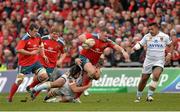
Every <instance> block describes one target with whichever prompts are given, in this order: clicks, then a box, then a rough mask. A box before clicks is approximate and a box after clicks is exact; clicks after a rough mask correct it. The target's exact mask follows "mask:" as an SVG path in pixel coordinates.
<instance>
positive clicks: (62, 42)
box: [57, 37, 66, 46]
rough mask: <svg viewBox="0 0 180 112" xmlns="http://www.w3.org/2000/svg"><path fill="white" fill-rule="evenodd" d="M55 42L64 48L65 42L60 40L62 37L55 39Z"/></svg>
mask: <svg viewBox="0 0 180 112" xmlns="http://www.w3.org/2000/svg"><path fill="white" fill-rule="evenodd" d="M57 42H58V43H59V44H61V45H63V46H65V44H66V43H65V41H64V39H63V38H62V37H59V38H58V39H57Z"/></svg>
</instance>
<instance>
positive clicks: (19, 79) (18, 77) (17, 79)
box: [15, 73, 25, 85]
mask: <svg viewBox="0 0 180 112" xmlns="http://www.w3.org/2000/svg"><path fill="white" fill-rule="evenodd" d="M24 77H25V75H24V74H22V73H20V74H18V75H17V77H16V80H15V83H16V84H17V85H20V84H21V83H22V82H23V80H24Z"/></svg>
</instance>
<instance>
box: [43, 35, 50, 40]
mask: <svg viewBox="0 0 180 112" xmlns="http://www.w3.org/2000/svg"><path fill="white" fill-rule="evenodd" d="M41 38H42V39H43V40H48V39H50V35H44V36H42V37H41Z"/></svg>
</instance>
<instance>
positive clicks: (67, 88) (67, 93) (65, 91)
mask: <svg viewBox="0 0 180 112" xmlns="http://www.w3.org/2000/svg"><path fill="white" fill-rule="evenodd" d="M61 78H64V79H65V81H66V82H65V84H64V85H63V86H62V87H61V88H59V91H61V93H62V94H63V95H65V96H71V97H75V94H74V92H73V91H72V90H71V88H70V86H69V83H70V82H71V81H75V82H76V84H77V86H79V85H81V84H80V83H81V82H79V78H82V77H79V78H78V79H74V78H70V77H69V76H68V74H67V73H65V74H63V75H62V76H61Z"/></svg>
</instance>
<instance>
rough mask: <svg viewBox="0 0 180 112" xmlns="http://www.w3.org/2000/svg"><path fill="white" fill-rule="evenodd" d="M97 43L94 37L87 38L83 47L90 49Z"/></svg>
mask: <svg viewBox="0 0 180 112" xmlns="http://www.w3.org/2000/svg"><path fill="white" fill-rule="evenodd" d="M94 45H95V40H94V39H87V40H86V41H85V42H84V43H83V44H82V47H83V48H85V49H89V48H91V47H93V46H94Z"/></svg>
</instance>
